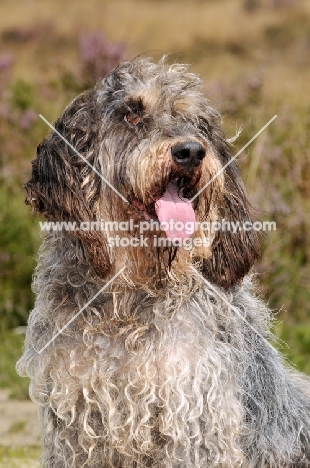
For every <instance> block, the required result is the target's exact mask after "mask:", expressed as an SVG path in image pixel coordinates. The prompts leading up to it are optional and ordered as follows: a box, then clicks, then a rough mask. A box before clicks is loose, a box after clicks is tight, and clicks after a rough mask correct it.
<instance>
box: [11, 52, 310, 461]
mask: <svg viewBox="0 0 310 468" xmlns="http://www.w3.org/2000/svg"><path fill="white" fill-rule="evenodd" d="M200 88H201V82H200V81H199V80H198V78H197V77H195V76H194V75H192V74H190V73H188V72H187V71H186V67H184V66H181V65H174V66H171V67H169V66H167V65H166V64H165V61H164V60H162V61H161V62H160V63H159V64H157V65H154V64H152V63H151V62H150V61H149V60H148V59H136V60H133V61H131V62H126V63H124V64H121V65H120V66H119V67H117V68H116V69H115V70H114V71H113V72H111V74H110V75H108V76H107V77H106V78H105V79H104V80H103V81H102V82H99V83H98V84H97V86H96V87H95V88H94V90H90V91H88V92H86V93H84V94H82V95H81V96H79V97H77V98H76V99H75V100H74V101H73V102H72V103H71V104H70V105H69V106H68V107H67V109H66V110H65V111H64V114H63V115H62V116H61V117H60V118H59V119H58V121H57V122H56V128H57V129H58V130H59V132H61V133H62V134H63V135H64V136H65V137H66V138H67V139H68V140H69V141H70V143H72V144H73V145H74V146H75V147H76V148H77V150H78V151H80V152H81V153H82V154H83V156H84V157H85V158H87V159H88V160H89V162H91V164H93V165H94V166H95V167H96V169H97V170H99V171H101V172H102V174H103V175H104V176H105V177H106V178H107V179H108V180H109V181H110V182H111V183H112V184H113V185H114V186H115V187H116V188H117V190H119V191H120V192H121V193H122V194H123V195H124V196H125V197H126V198H127V199H128V201H129V203H128V205H127V206H126V204H125V203H124V202H123V201H122V200H120V199H118V197H117V195H116V194H115V193H114V192H113V191H111V189H109V187H107V186H106V185H105V184H104V182H102V181H101V180H100V178H99V177H98V176H97V175H96V173H94V172H93V171H91V169H90V168H89V166H87V165H86V164H85V163H84V162H83V161H82V160H79V158H78V156H77V155H76V154H75V153H74V152H72V151H71V150H70V148H69V147H67V146H66V145H65V143H64V142H63V141H62V140H61V139H60V138H59V137H57V135H56V134H55V133H54V134H53V133H52V134H51V135H50V136H49V137H47V138H46V139H45V140H44V141H43V143H42V144H41V145H40V146H39V148H38V155H37V159H36V160H35V161H34V163H33V175H32V178H31V180H30V181H29V182H28V183H27V184H26V190H27V194H28V195H27V200H28V203H29V204H31V205H32V207H33V209H34V210H35V211H38V212H40V213H42V214H44V215H45V216H46V218H47V219H49V220H56V221H59V220H60V221H63V220H64V221H68V220H71V221H77V222H80V221H85V220H91V221H96V220H102V219H103V220H119V221H120V220H124V219H127V218H128V217H130V216H131V217H134V218H135V219H137V220H139V219H140V220H141V219H143V213H141V210H140V211H139V210H138V209H137V208H136V206H135V200H139V203H140V204H142V205H143V206H145V211H146V212H147V210H152V209H153V205H154V202H156V200H157V199H158V198H159V197H160V196H161V195H162V193H163V192H164V190H165V187H166V186H167V183H168V182H169V180H170V179H171V178H172V177H178V179H179V180H183V179H184V180H185V182H184V184H183V185H184V186H182V187H181V189H182V190H185V192H186V191H187V192H188V194H190V193H191V194H193V193H195V191H196V192H197V191H198V190H199V189H200V188H201V187H203V186H204V185H205V184H206V182H208V180H210V178H211V177H212V175H214V174H215V173H216V172H217V171H218V169H219V168H221V167H222V166H223V165H224V164H225V163H226V162H227V161H228V160H229V158H230V157H231V156H230V152H229V146H228V144H227V142H226V140H225V137H224V135H223V134H222V132H221V130H220V128H219V126H218V123H217V122H218V117H219V116H218V114H217V112H216V111H214V110H213V109H212V107H211V106H210V104H209V103H208V101H207V100H206V99H205V97H204V96H203V95H202V94H201V91H200ZM136 114H138V116H139V118H138V119H137V120H138V123H134V124H131V123H130V122H131V120H133V119H134V116H135V115H136ZM128 115H129V117H128ZM124 117H125V119H124ZM189 138H190V139H194V140H195V141H199V142H200V143H201V144H202V145H203V146H204V148H205V149H206V151H207V156H206V158H205V159H204V160H203V163H202V164H201V167H200V168H198V169H197V170H196V169H195V170H188V173H186V171H185V170H184V168H180V167H177V166H176V165H175V164H174V163H173V162H172V161H171V157H170V148H171V146H172V145H173V144H175V143H177V142H180V141H184V140H186V139H189ZM136 205H137V203H136ZM142 211H143V210H142ZM195 212H196V217H197V219H198V220H200V221H205V220H209V221H210V220H211V221H212V220H216V219H219V218H221V217H223V218H225V219H226V220H238V221H241V222H242V221H245V220H249V219H250V212H249V206H248V203H247V200H246V197H245V194H244V190H243V186H242V182H241V180H240V176H239V173H238V170H237V167H236V166H235V164H234V163H233V164H232V165H231V166H229V168H227V170H226V171H225V173H224V174H222V175H221V176H220V177H219V178H217V179H216V180H215V181H214V182H212V184H210V185H209V186H208V188H207V189H206V190H205V191H204V192H203V193H202V194H201V195H200V196H199V197H198V200H197V201H196V202H195ZM144 214H145V213H144ZM146 235H149V236H150V237H151V234H150V233H147V234H146ZM158 235H162V234H160V233H159V234H158ZM200 235H202V233H197V234H196V236H200ZM128 236H130V234H128ZM258 257H259V251H258V244H257V238H256V237H255V233H253V232H250V233H245V232H238V233H236V234H231V233H224V232H221V233H216V234H214V235H213V237H212V245H211V247H210V248H205V249H203V248H202V249H198V250H192V251H185V250H182V249H176V248H168V249H162V248H157V247H149V248H148V249H146V248H143V247H141V248H127V249H126V248H122V247H119V248H116V247H114V248H111V247H109V246H108V242H107V233H101V232H100V233H97V232H96V233H87V232H55V233H52V234H49V235H48V236H46V239H45V240H44V242H43V245H42V247H41V250H40V253H39V258H38V266H37V270H36V274H35V278H34V291H35V293H36V304H35V308H34V310H33V311H32V312H31V315H30V318H29V326H28V332H27V338H26V345H25V350H24V354H23V356H22V357H21V359H20V360H19V362H18V365H17V368H18V371H19V373H20V374H22V375H28V376H29V377H30V378H31V385H30V395H31V398H32V399H33V401H35V402H36V403H37V404H38V405H39V407H40V415H41V423H42V434H43V437H42V441H43V447H44V451H43V456H42V466H43V467H44V468H69V467H70V468H81V467H82V466H86V467H92V468H107V467H115V468H116V467H117V468H141V467H153V468H155V467H156V468H181V467H182V468H192V467H196V468H206V467H221V468H228V467H243V468H267V467H268V468H280V467H281V468H288V467H290V468H293V467H295V468H297V467H299V468H302V467H303V468H305V467H308V466H310V449H309V444H310V390H309V389H310V384H309V380H308V379H307V378H306V377H305V376H302V375H300V374H298V373H297V372H295V371H294V370H292V369H291V368H289V366H288V365H287V364H285V363H284V362H283V359H282V357H281V356H280V354H279V353H278V352H277V351H276V350H274V349H273V348H272V347H271V346H270V344H268V343H267V341H266V340H270V339H271V338H272V337H271V335H270V332H269V325H270V323H269V322H270V314H269V311H268V309H267V308H266V307H265V305H264V304H263V303H262V302H261V300H260V299H259V298H257V296H256V294H255V292H254V291H253V286H252V284H251V278H250V276H249V275H248V272H249V270H250V268H251V266H252V265H253V263H254V261H255V260H256V259H258ZM123 264H125V265H126V267H127V268H126V270H125V271H124V273H122V275H121V277H119V278H117V280H116V281H114V282H113V283H112V285H111V286H109V288H108V290H106V291H105V292H104V293H103V294H101V295H100V296H99V297H98V298H97V299H95V300H94V301H93V302H92V303H91V304H90V305H89V307H87V309H86V310H85V311H84V312H83V313H82V314H80V315H78V317H77V318H76V319H75V320H74V321H73V322H72V323H71V324H70V326H68V327H67V328H66V329H65V330H64V331H63V332H62V333H61V334H60V335H59V336H58V337H57V338H56V339H55V340H54V341H53V343H52V344H51V345H49V346H48V347H47V348H46V349H45V350H44V351H43V352H42V353H39V351H40V350H41V349H42V348H43V347H44V346H45V344H46V343H47V342H48V341H49V340H50V339H51V338H52V337H53V336H54V335H55V334H56V333H57V331H59V330H60V329H62V327H64V326H65V325H66V324H67V323H68V321H69V320H70V319H71V318H72V317H74V315H75V314H76V313H77V312H78V311H79V310H80V309H81V308H82V307H83V305H84V304H85V303H87V302H88V301H89V299H90V298H92V297H93V296H94V295H95V294H96V293H97V292H98V291H99V290H100V288H102V286H103V285H104V284H106V283H107V281H109V280H110V279H111V278H112V277H113V276H114V275H115V273H117V272H118V271H119V269H120V268H121V267H122V266H123ZM201 275H203V277H204V278H206V280H207V281H204V280H203V278H202V276H201ZM209 282H210V283H211V284H212V285H213V287H212V288H210V286H209ZM214 288H215V290H216V293H215V292H214ZM227 302H228V303H229V304H232V305H233V306H234V307H233V308H232V307H229V306H228V305H227ZM236 309H237V310H238V311H239V314H242V315H243V317H244V319H245V320H242V319H241V318H240V316H239V314H237V313H236ZM247 322H248V323H249V324H251V327H249V326H248V324H247ZM253 328H254V329H256V330H257V332H258V333H256V332H254V331H253Z"/></svg>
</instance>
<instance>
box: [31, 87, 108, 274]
mask: <svg viewBox="0 0 310 468" xmlns="http://www.w3.org/2000/svg"><path fill="white" fill-rule="evenodd" d="M55 129H56V130H57V131H58V132H59V133H60V134H61V135H62V136H63V137H64V138H65V139H66V140H67V141H68V142H69V143H70V145H72V147H73V148H75V150H76V151H77V152H78V153H79V154H81V155H82V156H83V157H84V158H85V159H86V160H87V161H88V162H89V164H90V165H91V166H96V161H97V158H98V144H97V143H98V134H99V118H98V116H97V114H96V105H95V96H94V91H93V90H89V91H86V92H84V93H82V94H81V95H79V96H78V97H77V98H76V99H75V100H74V101H73V102H72V103H71V104H69V106H68V107H67V108H66V109H65V111H64V112H63V114H62V115H61V116H60V117H59V118H58V120H57V121H56V123H55ZM70 145H68V143H66V142H65V141H64V140H63V139H62V138H61V137H60V136H59V135H58V134H57V133H56V132H54V131H53V132H52V133H51V134H50V135H49V136H47V137H46V138H44V140H43V141H42V143H41V144H40V145H39V146H38V149H37V158H36V159H35V160H34V161H33V162H32V177H31V179H30V180H29V182H27V183H26V184H25V185H24V188H25V189H26V191H27V197H26V203H27V204H29V205H31V206H32V208H33V210H34V211H35V212H37V213H40V214H41V215H43V216H44V217H45V218H46V219H48V220H50V221H54V222H59V223H61V222H71V223H76V224H75V225H76V227H77V228H78V227H79V224H80V223H81V222H92V221H96V219H95V204H96V201H97V200H98V198H99V195H100V187H101V180H100V177H99V176H98V175H97V174H96V173H95V172H94V171H93V169H92V168H91V167H90V166H89V165H88V164H87V163H86V162H85V161H84V160H83V159H82V158H81V156H79V154H77V152H76V151H74V150H73V149H72V147H70ZM68 232H69V234H70V235H71V236H73V237H76V238H79V239H80V240H81V241H82V244H83V246H84V247H85V248H86V250H85V253H86V255H88V256H89V257H90V260H91V262H92V264H93V266H94V268H95V270H96V272H97V274H98V275H99V276H100V277H105V276H106V275H107V273H108V272H109V271H110V267H111V265H110V261H109V255H108V250H107V245H106V240H105V237H104V235H103V234H102V233H101V232H98V231H86V230H85V231H84V230H81V229H77V230H70V231H68Z"/></svg>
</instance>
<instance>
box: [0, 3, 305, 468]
mask: <svg viewBox="0 0 310 468" xmlns="http://www.w3.org/2000/svg"><path fill="white" fill-rule="evenodd" d="M167 53H168V54H170V57H169V61H170V62H174V61H179V62H186V63H189V64H191V70H192V71H193V72H195V73H198V74H199V75H200V76H201V77H202V79H203V81H204V83H205V92H206V94H207V96H208V97H209V99H210V101H211V104H212V105H214V106H215V107H216V108H218V109H219V110H220V112H221V113H222V116H223V126H224V129H225V131H226V134H227V136H228V137H232V136H233V135H235V133H236V131H237V130H238V129H239V128H240V127H243V131H242V133H241V135H240V137H239V138H238V140H237V141H236V143H235V151H236V152H237V151H238V149H240V148H242V146H243V145H244V144H245V143H247V141H248V140H249V139H250V138H252V136H253V135H254V134H255V133H256V132H257V131H258V130H260V128H261V127H262V126H263V125H265V123H266V122H267V121H268V120H270V119H271V118H272V117H273V115H275V114H277V115H278V118H277V119H276V120H275V121H274V122H273V123H272V124H271V125H270V127H269V128H268V129H267V130H266V131H265V132H264V133H263V134H262V135H260V136H259V137H258V138H257V140H256V141H255V142H254V143H253V144H251V146H249V148H248V149H247V150H246V151H245V152H244V153H242V154H241V155H240V156H239V158H238V159H239V164H240V168H241V171H242V173H243V178H244V181H245V185H246V187H247V191H248V195H249V198H250V201H251V203H252V205H253V206H254V208H255V209H256V210H257V211H256V215H257V217H258V218H259V219H263V220H270V221H276V224H277V230H276V232H269V233H267V234H266V235H264V236H263V237H262V244H263V260H262V262H261V264H260V265H258V266H257V268H256V272H257V282H258V290H259V292H260V294H261V295H262V296H263V297H264V298H265V300H267V301H269V304H270V307H271V308H272V309H273V310H274V311H275V324H274V332H275V334H276V336H277V337H279V339H280V340H279V343H278V346H280V347H281V349H282V352H283V353H284V354H285V355H286V356H287V359H289V360H290V361H291V362H292V363H293V365H295V366H296V367H297V368H298V369H300V370H302V371H304V372H307V373H309V374H310V359H309V358H310V292H309V289H310V288H309V285H310V265H309V259H310V243H309V228H310V216H309V213H310V211H309V205H310V149H309V143H308V142H307V139H308V138H307V137H308V134H309V131H310V93H309V91H310V89H309V83H310V2H309V0H119V1H115V0H75V1H68V2H64V1H60V0H44V1H40V0H23V1H22V2H21V1H18V0H1V1H0V121H1V125H0V284H1V286H0V388H1V389H2V394H0V397H1V395H2V400H3V399H4V395H5V406H6V407H7V404H8V403H7V398H15V399H25V398H27V385H28V382H27V381H26V380H25V379H20V378H19V377H17V376H16V374H15V370H14V365H15V361H16V359H17V358H18V356H19V355H20V353H21V348H22V342H23V338H24V337H23V335H22V334H19V333H18V332H20V331H21V330H22V329H21V328H18V327H22V326H24V325H25V324H26V322H27V317H28V313H29V310H30V309H31V307H32V305H33V296H32V293H31V287H30V284H31V275H32V272H33V268H34V266H35V255H36V252H37V249H38V246H39V244H40V232H39V225H38V221H39V218H37V217H35V216H31V213H30V209H29V207H27V206H25V205H24V198H25V193H24V190H23V188H22V184H23V182H25V181H27V180H28V179H29V177H30V173H31V164H30V162H31V160H32V159H34V157H35V150H36V146H37V145H38V143H39V142H40V141H41V139H42V138H43V136H44V135H45V134H47V133H48V132H49V128H48V127H47V126H46V124H45V123H44V122H42V121H41V119H40V118H39V117H38V114H39V113H41V114H43V115H44V116H45V117H46V118H47V119H48V120H49V121H53V120H55V119H56V118H57V116H58V115H59V114H60V113H61V111H62V110H63V108H64V107H65V105H66V104H67V103H68V102H69V101H70V100H71V99H72V98H73V97H74V96H75V95H76V94H78V93H79V92H81V91H82V90H84V89H85V88H87V87H91V86H93V85H94V83H95V82H96V80H97V79H98V78H100V77H103V76H104V75H105V74H106V73H107V72H108V71H109V70H110V69H111V68H113V67H114V66H115V65H116V64H117V63H118V62H120V61H122V60H125V59H130V58H133V57H134V56H136V55H138V54H145V55H149V56H152V57H153V58H154V60H158V59H159V58H160V57H161V56H162V55H164V54H167ZM307 143H308V144H307ZM4 392H5V393H4ZM16 404H17V403H16ZM0 413H1V398H0ZM26 427H27V422H25V421H24V424H22V422H21V421H19V422H18V421H15V422H14V423H12V424H11V426H6V428H9V429H6V430H9V431H11V434H12V437H13V436H14V434H15V435H16V434H18V433H22V432H23V431H25V428H26ZM5 436H7V434H5ZM0 437H1V425H0ZM7 445H8V444H7ZM30 445H31V444H30ZM34 445H35V444H34ZM11 448H12V446H11ZM11 448H10V449H9V448H8V447H7V448H6V449H4V448H3V446H2V445H1V439H0V466H5V467H6V468H8V467H10V466H12V467H13V466H15V465H14V463H15V461H10V462H8V460H9V459H11V458H12V457H11V455H10V453H11V452H10V450H11ZM28 455H29V453H28ZM14 456H16V457H17V456H18V454H16V453H15V455H14ZM24 456H25V454H24V452H23V453H22V454H21V457H24ZM29 456H30V458H31V456H32V455H31V454H30V455H29ZM1 457H2V458H1ZM5 457H6V458H5ZM10 457H11V458H10ZM3 460H6V461H3ZM1 463H2V464H1ZM16 466H19V468H20V467H21V466H28V465H22V463H21V461H19V462H18V463H17V465H16ZM30 466H33V467H34V466H36V465H34V464H32V465H30Z"/></svg>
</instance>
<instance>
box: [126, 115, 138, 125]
mask: <svg viewBox="0 0 310 468" xmlns="http://www.w3.org/2000/svg"><path fill="white" fill-rule="evenodd" d="M124 120H125V122H127V123H129V124H132V125H137V124H138V123H139V122H140V120H141V115H139V114H138V113H137V112H128V114H126V115H125V116H124Z"/></svg>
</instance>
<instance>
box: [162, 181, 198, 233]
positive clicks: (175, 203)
mask: <svg viewBox="0 0 310 468" xmlns="http://www.w3.org/2000/svg"><path fill="white" fill-rule="evenodd" d="M178 192H179V189H178V186H177V183H176V181H174V180H172V181H171V182H169V184H168V186H167V189H166V192H165V193H164V195H163V196H162V197H161V198H160V199H159V200H158V201H157V202H156V203H155V211H156V214H157V217H158V219H159V221H160V223H164V226H163V229H164V231H165V233H166V236H167V237H168V239H171V240H172V241H173V240H176V239H189V238H190V237H191V235H192V234H193V232H194V230H195V220H196V218H195V212H194V210H193V208H192V205H191V202H190V201H189V200H186V198H180V196H179V194H178Z"/></svg>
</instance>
